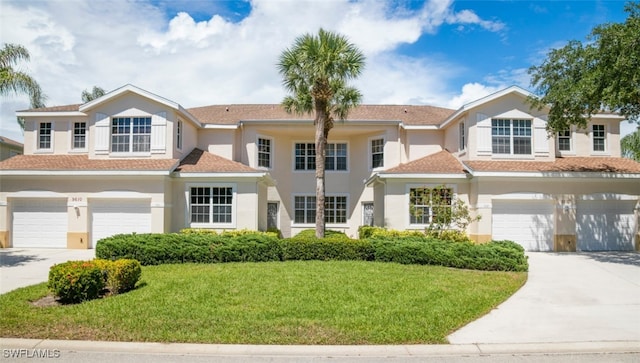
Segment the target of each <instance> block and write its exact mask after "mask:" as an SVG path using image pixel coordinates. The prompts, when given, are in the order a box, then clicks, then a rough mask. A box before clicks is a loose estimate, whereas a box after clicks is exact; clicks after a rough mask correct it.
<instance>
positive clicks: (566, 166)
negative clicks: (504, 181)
mask: <svg viewBox="0 0 640 363" xmlns="http://www.w3.org/2000/svg"><path fill="white" fill-rule="evenodd" d="M464 163H465V164H466V165H467V166H468V167H469V168H470V169H471V170H472V171H494V172H610V173H631V174H637V173H640V163H638V162H635V161H633V160H630V159H624V158H613V157H562V158H556V159H555V161H510V160H505V161H495V160H493V161H465V162H464Z"/></svg>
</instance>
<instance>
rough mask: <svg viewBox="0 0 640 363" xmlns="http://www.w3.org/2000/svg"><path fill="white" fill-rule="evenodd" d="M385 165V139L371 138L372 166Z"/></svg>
mask: <svg viewBox="0 0 640 363" xmlns="http://www.w3.org/2000/svg"><path fill="white" fill-rule="evenodd" d="M383 166H384V139H375V140H371V168H372V169H375V168H381V167H383Z"/></svg>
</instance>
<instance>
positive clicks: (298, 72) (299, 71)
mask: <svg viewBox="0 0 640 363" xmlns="http://www.w3.org/2000/svg"><path fill="white" fill-rule="evenodd" d="M364 63H365V57H364V54H363V53H362V52H361V51H360V50H359V49H358V48H357V47H356V46H355V45H353V44H351V43H350V42H349V40H348V39H347V38H346V37H345V36H343V35H341V34H337V33H332V32H329V31H325V30H323V29H320V30H319V32H318V34H317V35H312V34H304V35H302V36H300V37H298V38H296V40H295V41H294V44H293V46H292V47H291V48H288V49H285V50H284V51H283V52H282V54H281V55H280V59H279V62H278V69H279V72H280V74H281V75H282V77H283V84H284V86H285V88H286V89H287V91H288V92H290V95H288V96H286V97H285V98H284V100H283V101H282V105H283V107H284V109H285V110H286V111H287V112H289V113H296V114H299V115H302V114H312V113H314V112H315V117H314V120H313V123H314V125H315V152H316V165H315V166H316V237H318V238H322V237H324V231H325V218H324V215H325V213H324V212H325V156H326V155H325V152H326V147H327V138H328V136H329V131H330V130H331V129H332V128H333V121H334V119H335V118H337V119H339V120H344V119H346V118H347V116H348V114H349V111H350V110H351V109H352V108H354V107H356V106H357V105H358V104H359V103H360V100H361V99H362V94H361V93H360V91H358V90H357V89H356V88H354V87H351V86H349V85H348V84H347V82H348V81H349V80H351V79H354V78H356V77H357V76H358V75H360V73H361V72H362V69H363V68H364Z"/></svg>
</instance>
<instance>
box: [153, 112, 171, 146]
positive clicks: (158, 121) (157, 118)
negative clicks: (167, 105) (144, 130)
mask: <svg viewBox="0 0 640 363" xmlns="http://www.w3.org/2000/svg"><path fill="white" fill-rule="evenodd" d="M166 149H167V113H166V112H158V113H156V114H154V115H153V116H151V153H156V154H162V153H164V152H165V151H166Z"/></svg>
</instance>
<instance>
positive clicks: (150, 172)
mask: <svg viewBox="0 0 640 363" xmlns="http://www.w3.org/2000/svg"><path fill="white" fill-rule="evenodd" d="M171 169H172V170H173V169H174V167H172V168H171ZM14 175H15V176H41V175H43V176H65V175H66V176H86V175H98V176H101V175H105V176H106V175H116V176H119V175H127V176H130V175H131V176H145V175H167V176H168V175H171V170H0V176H14Z"/></svg>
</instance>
